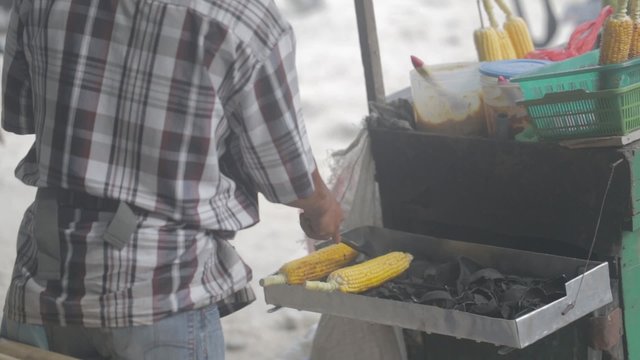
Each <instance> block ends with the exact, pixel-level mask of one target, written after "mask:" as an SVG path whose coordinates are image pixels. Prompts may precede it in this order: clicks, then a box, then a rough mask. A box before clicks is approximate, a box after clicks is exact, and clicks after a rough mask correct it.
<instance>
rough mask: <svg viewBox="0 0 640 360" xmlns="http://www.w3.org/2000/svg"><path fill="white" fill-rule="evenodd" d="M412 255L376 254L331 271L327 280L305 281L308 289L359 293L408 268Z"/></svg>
mask: <svg viewBox="0 0 640 360" xmlns="http://www.w3.org/2000/svg"><path fill="white" fill-rule="evenodd" d="M411 260H413V256H412V255H411V254H409V253H405V252H401V251H394V252H390V253H388V254H386V255H382V256H378V257H376V258H373V259H371V260H367V261H365V262H362V263H360V264H357V265H352V266H348V267H345V268H342V269H338V270H336V271H334V272H332V273H331V274H330V275H329V277H328V278H327V282H321V281H307V282H305V287H306V288H307V289H309V290H318V291H335V290H340V291H342V292H346V293H361V292H363V291H366V290H369V289H371V288H374V287H376V286H380V285H382V284H384V283H385V282H386V281H389V280H391V279H393V278H395V277H397V276H399V275H401V274H402V273H403V272H404V271H405V270H407V269H408V268H409V265H410V264H411Z"/></svg>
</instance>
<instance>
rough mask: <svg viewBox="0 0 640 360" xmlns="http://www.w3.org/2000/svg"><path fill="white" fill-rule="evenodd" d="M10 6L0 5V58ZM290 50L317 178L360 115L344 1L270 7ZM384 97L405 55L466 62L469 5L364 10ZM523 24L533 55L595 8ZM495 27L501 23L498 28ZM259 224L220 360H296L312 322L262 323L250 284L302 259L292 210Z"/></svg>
mask: <svg viewBox="0 0 640 360" xmlns="http://www.w3.org/2000/svg"><path fill="white" fill-rule="evenodd" d="M11 3H12V1H11V0H0V51H1V50H2V49H3V48H4V34H5V32H6V27H7V24H8V13H9V9H10V7H11ZM276 3H277V4H278V5H279V6H280V8H281V9H282V12H283V14H284V16H285V17H286V18H287V19H288V20H289V21H290V22H291V24H292V26H293V28H294V30H295V32H296V36H297V41H298V46H297V49H298V52H297V62H298V74H299V80H300V91H301V98H302V103H303V110H304V114H305V119H306V124H307V130H308V133H309V137H310V141H311V144H312V147H313V150H314V152H315V155H316V158H317V159H318V162H319V164H320V167H321V172H322V174H323V176H324V177H325V178H328V177H329V176H330V173H329V166H328V165H329V157H330V154H331V152H332V151H334V150H338V149H342V148H345V147H346V146H347V145H348V144H349V143H350V142H351V141H352V140H353V138H354V136H355V134H356V133H357V132H358V130H359V129H360V128H361V127H362V119H363V117H364V116H365V115H366V113H367V103H366V92H365V85H364V75H363V71H362V62H361V58H360V48H359V40H358V33H357V28H356V18H355V9H354V3H353V1H344V0H276ZM374 4H375V11H376V21H377V27H378V36H379V45H380V51H381V60H382V68H383V75H384V82H385V89H386V93H387V94H391V93H394V92H396V91H399V90H401V89H404V88H406V87H408V86H409V71H410V69H411V63H410V61H409V56H410V55H416V56H418V57H420V58H422V59H423V60H425V62H426V63H427V64H440V63H451V62H460V61H475V60H476V53H475V49H474V45H473V37H472V34H473V31H474V30H475V29H476V28H478V27H479V26H480V21H479V19H478V11H477V7H476V1H475V0H447V1H443V0H394V1H383V0H374ZM509 4H510V5H511V6H512V8H513V9H514V10H518V9H519V11H520V13H522V14H523V16H524V17H525V18H526V19H527V21H528V23H529V26H530V28H531V32H532V34H533V37H534V39H535V41H536V43H537V46H538V47H551V46H558V45H561V44H563V43H565V42H566V41H567V39H568V36H569V34H570V33H571V31H572V30H573V28H574V27H575V26H576V25H577V24H578V23H581V22H583V21H585V20H588V19H592V18H594V17H595V16H596V15H597V12H598V10H599V8H600V6H601V0H509ZM500 20H501V18H500ZM0 137H1V138H2V139H3V141H2V142H1V143H0V201H2V202H1V206H0V305H2V304H4V296H5V292H6V288H7V285H8V282H9V280H10V275H11V268H12V266H13V261H14V257H15V237H16V233H17V228H18V225H19V222H20V220H21V217H22V212H23V211H24V209H25V208H26V207H27V205H28V204H29V203H30V202H31V201H32V200H33V197H34V194H35V192H34V190H33V189H31V188H28V187H26V186H24V185H22V184H21V183H19V182H18V181H16V180H15V178H14V177H13V169H14V168H15V166H16V164H17V163H18V161H19V160H20V158H21V157H22V156H24V154H25V153H26V151H27V149H28V148H29V146H30V144H31V142H32V141H33V140H32V137H30V136H15V135H12V134H8V133H6V132H0ZM260 213H261V217H262V221H261V223H260V224H258V225H256V226H254V227H252V228H250V229H247V230H245V231H242V232H240V233H239V234H238V236H237V237H236V239H235V240H234V241H233V244H234V245H235V246H236V248H237V249H238V251H239V252H240V253H241V254H242V255H243V257H244V259H245V261H246V262H247V263H248V264H249V265H250V266H251V267H252V268H253V272H254V281H253V283H254V289H255V290H256V293H257V295H258V296H259V298H258V300H257V301H256V302H255V303H254V304H252V305H250V306H249V307H247V308H245V309H243V310H242V311H240V312H238V313H236V314H233V315H231V316H228V317H226V318H224V319H223V326H224V331H225V338H226V346H227V359H229V360H248V359H264V360H270V359H274V360H275V359H284V360H298V359H304V358H305V357H304V354H305V349H306V348H307V346H308V345H309V340H310V339H311V336H312V335H313V331H314V326H315V324H316V322H317V320H318V318H319V316H318V315H317V314H312V313H306V312H299V311H295V310H290V309H282V310H279V311H277V312H275V313H272V314H269V313H267V310H268V308H269V307H268V306H267V305H266V304H265V303H264V299H263V298H262V293H261V289H260V288H259V286H258V285H257V280H258V279H259V278H261V277H263V276H265V275H268V274H269V273H271V272H273V271H275V270H276V269H277V268H278V267H279V266H280V265H281V264H282V263H284V262H285V261H287V260H290V259H293V258H295V257H299V256H302V255H303V254H305V252H306V248H305V244H304V241H303V234H302V231H301V230H299V227H298V224H297V217H298V215H297V212H296V211H295V210H294V209H290V208H286V207H283V206H278V205H273V204H270V203H268V202H267V201H265V200H264V199H261V211H260Z"/></svg>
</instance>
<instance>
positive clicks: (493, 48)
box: [473, 27, 502, 61]
mask: <svg viewBox="0 0 640 360" xmlns="http://www.w3.org/2000/svg"><path fill="white" fill-rule="evenodd" d="M473 42H474V43H475V45H476V51H477V53H478V60H479V61H496V60H501V59H502V51H501V50H500V39H499V37H498V34H497V33H496V30H495V29H494V28H491V27H487V28H482V29H478V30H476V31H474V32H473Z"/></svg>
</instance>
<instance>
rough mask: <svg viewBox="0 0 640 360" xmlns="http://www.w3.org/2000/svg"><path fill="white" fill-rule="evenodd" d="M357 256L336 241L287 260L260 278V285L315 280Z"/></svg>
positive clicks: (356, 253)
mask: <svg viewBox="0 0 640 360" xmlns="http://www.w3.org/2000/svg"><path fill="white" fill-rule="evenodd" d="M356 256H358V252H357V251H355V250H353V249H352V248H350V247H349V246H347V245H345V244H342V243H338V244H332V245H329V246H327V247H324V248H322V249H320V250H317V251H314V252H312V253H311V254H309V255H306V256H304V257H301V258H299V259H296V260H292V261H289V262H287V263H286V264H284V265H282V267H280V270H278V273H277V274H275V275H270V276H267V277H265V278H263V279H261V280H260V285H261V286H269V285H276V284H289V285H299V284H303V283H304V282H305V281H307V280H317V279H321V278H323V277H325V276H327V275H329V274H330V273H331V272H332V271H334V270H336V269H339V268H341V267H343V266H345V265H347V264H348V263H350V262H351V261H352V260H353V259H355V258H356Z"/></svg>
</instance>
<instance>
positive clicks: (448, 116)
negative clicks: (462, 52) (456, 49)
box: [410, 63, 487, 136]
mask: <svg viewBox="0 0 640 360" xmlns="http://www.w3.org/2000/svg"><path fill="white" fill-rule="evenodd" d="M478 67H479V64H478V63H454V64H444V65H434V66H429V67H428V70H429V73H430V76H429V78H428V79H427V78H425V77H424V76H422V75H421V74H420V73H418V72H417V71H416V70H412V71H411V72H410V78H411V95H412V97H413V103H414V111H415V115H416V125H417V127H418V129H419V130H422V131H428V132H436V133H445V134H451V135H463V136H486V133H487V132H486V121H485V118H484V109H483V105H482V87H481V84H480V73H479V72H478Z"/></svg>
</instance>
